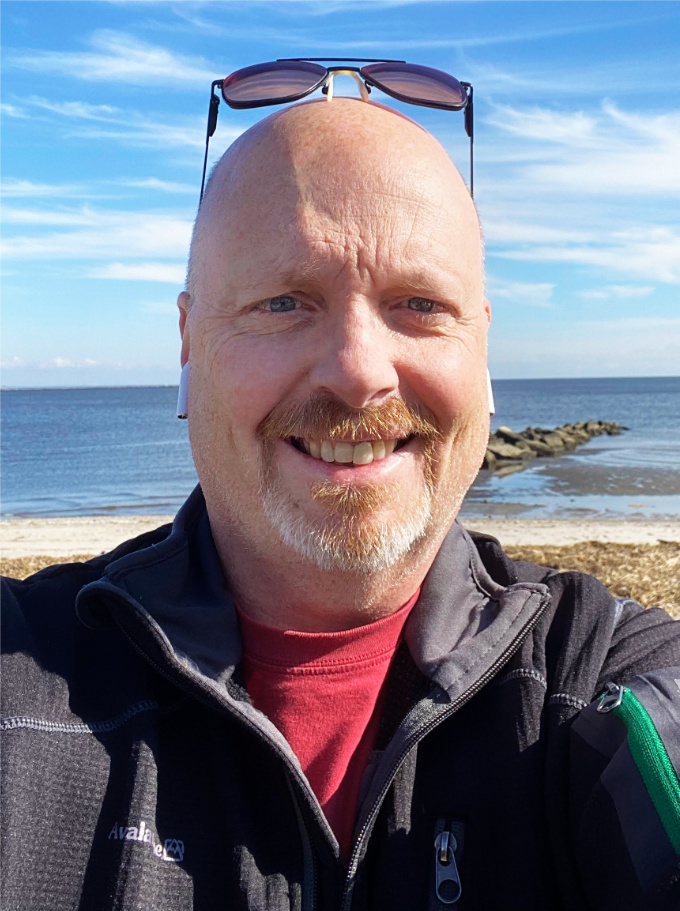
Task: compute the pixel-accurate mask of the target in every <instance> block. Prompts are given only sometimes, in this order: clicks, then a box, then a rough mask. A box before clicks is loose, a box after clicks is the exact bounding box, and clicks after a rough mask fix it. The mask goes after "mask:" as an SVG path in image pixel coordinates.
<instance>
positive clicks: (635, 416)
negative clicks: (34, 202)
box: [0, 377, 680, 518]
mask: <svg viewBox="0 0 680 911" xmlns="http://www.w3.org/2000/svg"><path fill="white" fill-rule="evenodd" d="M494 394H495V399H496V409H497V413H496V415H495V417H494V418H493V420H492V428H493V429H495V428H496V427H498V426H499V425H500V424H505V425H507V426H510V427H512V428H513V429H514V430H522V429H523V428H524V427H526V426H527V425H532V426H536V425H540V426H544V427H553V426H557V425H558V424H562V423H564V422H566V421H579V420H581V421H585V420H589V419H591V418H592V419H601V420H608V421H617V422H618V423H620V424H624V425H626V426H628V427H629V428H630V430H628V431H627V432H625V433H623V434H621V435H620V436H615V437H609V436H602V437H596V438H595V439H593V440H591V441H590V442H589V443H587V444H585V445H584V446H581V447H579V448H578V449H577V450H576V451H575V452H573V453H569V454H567V455H565V456H562V457H560V458H555V459H537V460H535V461H533V462H531V463H529V467H528V468H527V469H526V470H524V471H521V472H518V473H515V474H512V475H509V476H506V477H498V476H497V475H493V474H491V473H489V472H486V471H482V472H480V474H479V477H478V478H477V480H476V482H475V484H474V485H473V487H472V489H471V490H470V492H469V494H468V496H467V498H466V501H465V503H464V506H463V513H464V514H466V515H491V516H492V515H526V516H530V517H549V516H565V517H567V516H574V517H593V518H597V517H621V516H625V517H630V518H643V517H646V518H651V517H655V518H662V517H664V518H668V517H670V518H678V517H680V377H666V378H663V377H661V378H640V379H576V380H497V381H495V383H494ZM176 396H177V390H176V389H175V388H172V387H145V388H137V387H136V388H122V389H41V390H7V391H5V392H3V394H2V412H1V418H2V484H1V501H0V506H1V510H2V515H3V516H5V517H8V516H57V515H88V514H115V513H118V514H124V513H155V514H170V513H174V512H175V511H176V510H177V509H178V508H179V506H180V505H181V504H182V502H183V501H184V499H185V498H186V496H187V495H188V494H189V493H190V491H191V489H192V488H193V486H194V484H195V483H196V473H195V471H194V467H193V463H192V461H191V452H190V448H189V441H188V434H187V425H186V422H185V421H178V420H177V418H176V417H175V416H174V409H175V402H176Z"/></svg>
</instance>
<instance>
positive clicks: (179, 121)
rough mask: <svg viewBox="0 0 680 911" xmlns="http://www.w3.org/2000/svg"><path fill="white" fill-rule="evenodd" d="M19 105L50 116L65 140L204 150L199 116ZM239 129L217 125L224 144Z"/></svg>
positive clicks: (35, 101)
mask: <svg viewBox="0 0 680 911" xmlns="http://www.w3.org/2000/svg"><path fill="white" fill-rule="evenodd" d="M23 103H24V105H25V106H27V107H29V108H32V109H37V110H39V111H42V112H44V113H45V114H48V115H54V117H53V118H52V120H51V121H50V122H51V123H53V124H57V125H58V126H59V128H60V129H61V130H62V134H63V136H64V137H66V138H68V137H74V136H75V137H80V138H86V139H97V140H106V141H111V140H113V141H116V142H119V143H121V144H122V145H127V146H132V147H134V148H154V149H167V148H168V147H171V148H191V149H203V148H204V147H205V118H204V116H203V114H196V115H195V116H192V117H186V116H184V117H178V116H177V115H176V114H173V115H168V117H167V118H165V119H162V118H160V117H158V116H155V115H153V114H152V113H150V112H148V111H145V112H141V111H135V110H123V109H121V108H117V107H112V106H110V105H92V104H83V103H81V102H78V101H65V102H53V101H51V100H50V99H46V98H41V97H38V96H35V95H33V96H30V97H28V98H26V99H24V101H23ZM243 129H244V127H241V126H238V125H235V124H231V123H222V124H220V134H221V136H222V137H223V139H224V140H226V141H233V140H234V139H236V138H237V137H238V136H240V135H241V133H242V132H243Z"/></svg>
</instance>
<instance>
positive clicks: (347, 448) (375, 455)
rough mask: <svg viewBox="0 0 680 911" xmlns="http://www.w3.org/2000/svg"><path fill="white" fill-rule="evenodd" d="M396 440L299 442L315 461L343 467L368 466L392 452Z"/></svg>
mask: <svg viewBox="0 0 680 911" xmlns="http://www.w3.org/2000/svg"><path fill="white" fill-rule="evenodd" d="M398 442H399V441H398V440H375V441H374V442H368V441H367V442H363V443H331V442H330V440H324V441H323V443H319V442H318V441H317V440H300V443H301V444H302V448H303V449H304V450H305V452H307V453H309V455H311V456H314V458H315V459H323V461H324V462H340V463H342V464H344V465H370V464H371V462H378V461H380V459H384V458H385V456H388V455H391V454H392V453H393V452H394V447H395V446H396V445H397V443H398Z"/></svg>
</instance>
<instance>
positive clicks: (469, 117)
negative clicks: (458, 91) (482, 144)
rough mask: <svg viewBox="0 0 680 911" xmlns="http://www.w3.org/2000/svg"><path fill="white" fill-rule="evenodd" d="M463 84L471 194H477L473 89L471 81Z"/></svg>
mask: <svg viewBox="0 0 680 911" xmlns="http://www.w3.org/2000/svg"><path fill="white" fill-rule="evenodd" d="M461 85H462V86H463V88H464V89H465V91H466V93H467V102H466V104H465V132H466V133H467V134H468V136H469V137H470V196H472V198H473V199H474V196H475V175H474V156H473V146H474V140H475V110H474V104H473V100H472V93H473V89H472V86H471V85H470V83H469V82H461Z"/></svg>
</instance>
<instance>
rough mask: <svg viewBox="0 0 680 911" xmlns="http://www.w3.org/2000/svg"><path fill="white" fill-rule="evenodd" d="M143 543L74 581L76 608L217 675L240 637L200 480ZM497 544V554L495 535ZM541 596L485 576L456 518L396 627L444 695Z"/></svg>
mask: <svg viewBox="0 0 680 911" xmlns="http://www.w3.org/2000/svg"><path fill="white" fill-rule="evenodd" d="M144 543H145V544H147V546H144V547H142V548H141V549H132V550H130V551H129V552H125V553H124V554H123V556H120V557H118V558H117V559H114V560H113V561H112V562H111V563H109V564H108V566H107V568H106V571H105V574H104V576H103V577H102V578H101V579H100V580H98V581H97V582H93V583H90V584H89V585H87V586H85V587H84V588H83V589H82V590H81V592H80V594H79V596H78V599H77V611H78V614H79V616H80V617H81V619H82V620H83V622H85V623H86V624H88V625H96V623H97V621H98V618H99V620H100V621H101V618H102V616H103V614H102V611H104V612H108V613H109V615H113V618H115V619H116V621H117V622H118V623H119V624H121V625H124V627H125V629H126V632H127V633H128V635H131V636H132V637H134V636H135V635H137V634H139V635H142V634H144V635H145V637H146V638H147V639H148V637H151V638H152V639H155V643H156V646H157V648H158V649H160V655H161V657H163V656H165V659H166V660H168V661H169V662H170V663H171V664H172V663H175V664H177V663H179V665H181V667H182V668H183V669H184V670H185V671H189V672H190V673H191V674H192V675H195V674H196V673H198V674H199V675H201V676H203V677H207V678H209V679H210V680H211V681H213V682H217V683H221V684H222V685H224V684H226V683H227V681H228V680H230V678H231V677H232V675H233V672H234V669H235V667H236V666H237V665H238V663H239V661H240V658H241V640H240V634H239V627H238V620H237V616H236V609H235V607H234V603H233V599H232V597H231V594H230V593H229V590H228V587H227V582H226V580H225V577H224V573H223V571H222V567H221V565H220V562H219V558H218V556H217V552H216V550H215V545H214V542H213V538H212V534H211V530H210V523H209V520H208V514H207V511H206V507H205V501H204V499H203V494H202V491H201V489H200V487H197V488H196V489H195V490H194V491H193V493H192V494H191V496H190V497H189V499H188V500H187V501H186V503H185V504H184V506H183V507H182V509H181V510H180V511H179V513H178V514H177V517H176V519H175V521H174V523H173V525H172V527H171V528H170V531H169V533H168V530H167V528H165V529H160V530H159V532H158V538H157V540H154V539H152V543H151V544H150V545H148V538H147V539H145V542H144ZM498 551H499V564H500V562H501V557H502V556H503V555H502V551H501V550H500V545H498ZM547 601H548V595H547V588H546V586H544V585H542V584H539V583H515V584H511V585H502V584H500V583H499V582H496V581H494V579H493V578H492V577H491V575H490V574H489V572H487V570H486V569H485V567H484V564H483V563H482V561H481V559H480V557H479V553H478V551H477V548H476V547H475V544H474V542H473V540H472V538H471V537H470V535H469V534H468V532H467V531H466V530H465V529H464V528H463V527H462V526H461V525H460V524H458V523H457V522H456V523H454V525H453V526H452V528H451V530H450V532H449V533H448V535H447V537H446V538H445V540H444V543H443V544H442V547H441V548H440V551H439V553H438V554H437V557H436V558H435V561H434V563H433V565H432V567H431V569H430V571H429V573H428V575H427V577H426V578H425V580H424V583H423V586H422V589H421V595H420V598H419V599H418V603H417V604H416V606H415V607H414V609H413V611H412V613H411V616H410V617H409V620H408V622H407V625H406V628H405V633H404V637H405V640H406V643H407V645H408V648H409V650H410V652H411V655H412V657H413V659H414V661H415V663H416V665H417V666H418V668H419V669H420V670H421V672H422V673H424V674H425V675H426V676H427V677H428V678H429V679H431V680H432V681H433V682H435V683H437V684H438V685H439V686H440V687H442V689H444V690H445V691H446V693H447V694H448V696H449V698H451V699H453V698H455V696H456V694H457V693H458V692H459V691H460V690H461V689H464V688H465V687H466V686H468V685H469V683H470V681H471V679H474V678H475V675H481V674H483V673H484V672H485V670H486V669H487V668H489V667H490V666H492V665H493V663H494V661H497V660H498V657H499V656H501V655H502V654H503V652H504V650H507V648H508V647H509V646H510V644H511V643H512V642H513V641H514V640H515V639H516V638H517V635H518V633H519V632H520V631H521V630H523V629H525V628H526V627H527V625H530V624H531V622H532V621H533V619H534V618H536V619H537V617H538V615H539V614H540V613H541V611H542V608H543V607H544V606H545V605H546V604H547ZM131 614H132V615H134V616H131ZM140 627H143V630H142V629H141V628H140ZM135 630H137V632H135ZM147 652H148V650H147Z"/></svg>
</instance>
